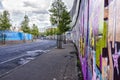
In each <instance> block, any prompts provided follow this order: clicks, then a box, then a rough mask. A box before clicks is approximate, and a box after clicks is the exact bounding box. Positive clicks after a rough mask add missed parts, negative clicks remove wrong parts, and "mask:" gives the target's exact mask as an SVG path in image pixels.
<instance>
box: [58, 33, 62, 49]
mask: <svg viewBox="0 0 120 80" xmlns="http://www.w3.org/2000/svg"><path fill="white" fill-rule="evenodd" d="M57 48H58V49H62V35H57Z"/></svg>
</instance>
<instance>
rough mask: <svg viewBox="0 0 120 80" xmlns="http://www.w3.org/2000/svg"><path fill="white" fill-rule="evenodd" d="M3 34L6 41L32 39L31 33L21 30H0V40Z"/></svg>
mask: <svg viewBox="0 0 120 80" xmlns="http://www.w3.org/2000/svg"><path fill="white" fill-rule="evenodd" d="M3 35H4V37H5V40H7V41H14V40H17V41H19V40H32V35H31V34H27V33H23V32H12V31H0V40H3Z"/></svg>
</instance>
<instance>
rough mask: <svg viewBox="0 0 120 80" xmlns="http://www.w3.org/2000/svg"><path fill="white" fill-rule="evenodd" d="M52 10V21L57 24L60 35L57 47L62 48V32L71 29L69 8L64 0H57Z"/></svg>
mask: <svg viewBox="0 0 120 80" xmlns="http://www.w3.org/2000/svg"><path fill="white" fill-rule="evenodd" d="M49 11H50V13H51V14H50V21H51V24H52V25H55V24H57V27H58V31H57V34H58V37H57V48H62V34H63V33H65V32H66V31H68V30H69V29H70V26H69V24H70V22H71V19H70V15H69V12H68V11H67V8H66V6H65V4H64V2H62V0H55V1H54V2H53V3H52V5H51V9H50V10H49Z"/></svg>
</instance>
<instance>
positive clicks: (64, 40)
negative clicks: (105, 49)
mask: <svg viewBox="0 0 120 80" xmlns="http://www.w3.org/2000/svg"><path fill="white" fill-rule="evenodd" d="M63 36H64V37H63V43H64V44H66V35H65V33H64V35H63Z"/></svg>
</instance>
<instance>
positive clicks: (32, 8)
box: [0, 0, 74, 28]
mask: <svg viewBox="0 0 120 80" xmlns="http://www.w3.org/2000/svg"><path fill="white" fill-rule="evenodd" d="M63 1H64V2H65V4H66V5H67V8H68V9H70V8H71V7H72V4H73V1H74V0H63ZM0 2H1V3H0V11H1V10H8V11H9V13H10V17H11V22H12V24H13V26H15V25H16V26H20V23H21V21H22V20H23V17H24V15H25V14H27V15H28V16H29V19H30V25H32V24H36V25H38V26H39V28H43V27H48V26H50V25H51V24H50V21H49V14H48V11H47V10H48V8H49V6H50V3H51V0H0ZM2 8H3V9H2Z"/></svg>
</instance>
